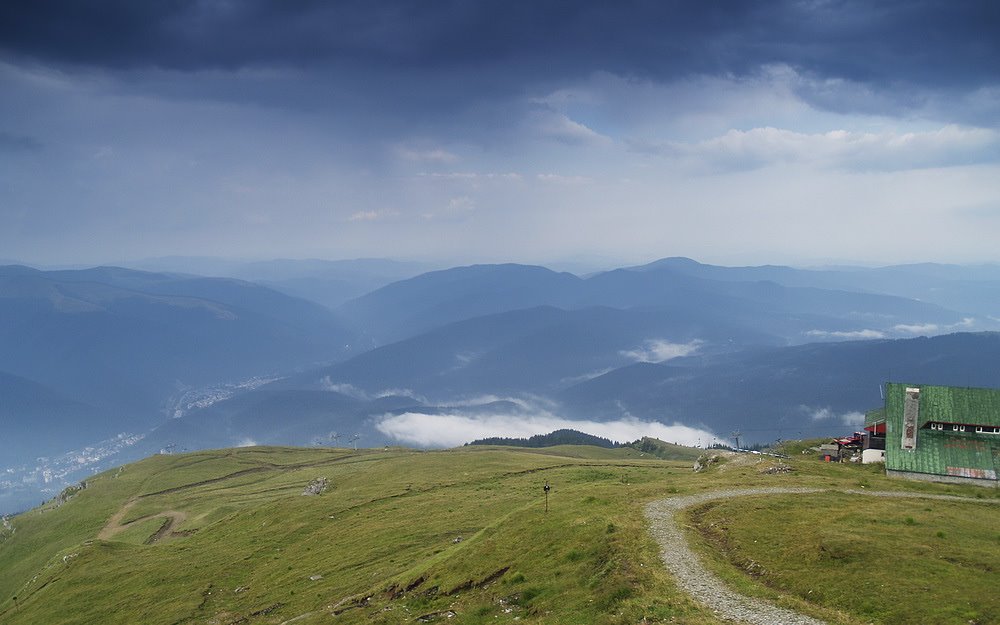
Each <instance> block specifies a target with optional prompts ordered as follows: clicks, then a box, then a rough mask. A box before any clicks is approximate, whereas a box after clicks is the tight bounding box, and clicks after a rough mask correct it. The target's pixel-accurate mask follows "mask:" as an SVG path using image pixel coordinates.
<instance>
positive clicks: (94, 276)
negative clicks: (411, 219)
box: [0, 258, 1000, 505]
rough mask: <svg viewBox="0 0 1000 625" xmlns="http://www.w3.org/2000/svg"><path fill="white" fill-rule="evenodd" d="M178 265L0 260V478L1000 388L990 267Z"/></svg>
mask: <svg viewBox="0 0 1000 625" xmlns="http://www.w3.org/2000/svg"><path fill="white" fill-rule="evenodd" d="M174 266H175V267H177V272H150V271H138V270H133V269H124V268H120V267H94V268H89V269H73V270H51V271H48V270H46V271H43V270H38V269H32V268H29V267H24V266H4V267H0V372H3V374H2V375H0V400H5V401H6V404H3V405H2V406H0V418H3V419H5V420H8V421H10V422H11V423H13V424H14V426H13V427H9V428H8V432H9V435H8V437H7V438H6V440H5V443H4V445H3V446H0V469H2V468H3V467H4V466H6V465H7V464H9V463H10V462H13V461H14V460H17V461H18V462H20V461H21V460H25V459H27V460H32V461H33V458H34V457H35V456H40V455H46V456H48V455H58V454H59V453H62V452H65V453H63V455H62V456H60V457H59V458H60V459H59V462H60V463H62V464H61V465H60V466H61V468H60V469H59V471H56V472H55V473H53V471H51V470H49V468H47V465H43V464H39V465H38V466H37V467H34V472H33V473H31V475H27V474H25V476H24V479H39V478H38V476H41V475H47V474H52V475H55V474H58V475H59V476H61V477H59V478H58V479H71V478H72V476H74V475H84V474H85V472H86V471H89V470H93V469H96V468H103V467H105V466H108V465H107V463H111V462H116V461H117V462H121V461H124V460H129V459H134V458H135V457H138V456H137V455H136V454H147V453H156V452H158V451H160V450H161V449H164V450H170V449H179V448H187V449H195V448H200V447H205V446H219V447H223V446H231V445H239V444H255V443H273V444H329V442H330V441H331V440H332V437H333V434H334V433H336V435H337V436H338V437H345V436H349V437H351V438H354V437H355V436H357V437H358V438H357V440H356V441H355V443H357V444H363V445H381V444H383V443H392V442H393V441H392V440H391V437H390V435H389V434H387V433H386V432H383V431H382V430H380V429H379V425H380V423H383V422H385V421H386V420H387V419H390V418H396V417H398V419H396V421H395V423H397V425H398V424H400V423H403V422H404V421H406V419H410V420H411V421H412V422H413V423H416V422H419V423H421V424H424V423H432V422H446V423H460V422H462V423H469V424H472V425H475V424H476V420H477V419H497V418H499V419H503V418H508V419H520V420H526V421H530V420H532V419H536V418H543V419H550V420H551V419H557V420H565V419H570V420H580V419H587V420H591V421H612V420H620V421H623V422H626V421H629V420H636V419H638V420H640V421H642V420H646V421H659V422H662V423H664V424H668V425H669V424H673V423H674V422H677V423H679V424H682V425H686V426H689V427H693V428H699V429H701V430H702V431H703V432H704V431H709V430H710V431H712V432H715V433H716V434H719V435H725V434H726V433H727V432H728V431H731V430H733V429H740V430H742V431H743V432H744V437H743V438H744V440H747V441H761V442H765V441H770V440H773V439H774V438H777V437H784V438H787V437H794V436H795V435H796V434H797V433H799V432H802V433H809V434H826V433H835V432H839V431H842V430H843V429H844V428H848V429H850V428H852V427H855V422H856V421H857V418H858V414H859V413H860V411H863V410H865V409H867V408H870V407H874V406H875V405H877V404H878V399H877V392H878V388H879V384H881V383H882V382H884V381H886V380H889V379H894V378H895V379H901V378H902V377H904V376H905V377H906V379H909V380H914V379H917V380H926V381H928V382H933V383H941V384H974V385H984V386H990V385H995V384H996V383H997V382H996V380H1000V372H998V371H996V369H997V365H996V364H994V363H996V362H1000V348H998V341H997V338H996V336H997V335H995V334H991V333H989V332H985V333H984V332H975V333H971V332H970V331H973V330H975V331H982V330H995V329H998V328H1000V321H998V317H1000V316H998V315H994V314H993V311H994V310H1000V268H997V267H992V266H981V267H973V268H963V267H956V266H945V265H933V264H928V265H909V266H899V267H886V268H875V269H866V268H851V267H838V268H827V269H796V268H792V267H781V266H762V267H719V266H713V265H705V264H701V263H698V262H696V261H693V260H690V259H684V258H666V259H661V260H659V261H656V262H654V263H650V264H648V265H643V266H637V267H627V268H620V269H614V270H610V271H604V272H600V273H596V274H592V275H588V276H586V277H580V276H576V275H573V274H570V273H565V272H556V271H552V270H549V269H547V268H545V267H539V266H531V265H518V264H499V265H472V266H466V267H454V268H451V269H445V270H435V271H431V272H427V273H419V271H421V269H420V268H419V266H418V265H415V264H409V263H393V262H385V261H378V260H359V261H342V262H341V261H334V262H328V261H274V262H265V263H261V264H255V263H235V264H233V265H231V266H227V267H221V266H220V269H225V270H226V271H228V272H230V273H241V275H246V276H247V277H252V278H253V280H255V281H254V282H249V281H246V280H243V279H240V277H239V276H237V277H232V276H231V277H215V278H210V277H203V276H198V275H191V274H190V273H186V272H182V271H181V270H183V269H184V264H183V263H178V264H175V265H174ZM414 273H419V275H413V274H414ZM341 278H343V284H341V283H340V282H338V281H340V280H341ZM397 278H402V279H397ZM267 283H273V284H274V285H275V286H277V287H278V288H279V289H283V290H285V291H286V292H284V293H282V292H280V290H276V289H274V288H270V287H269V286H267V285H266V284H267ZM293 283H298V285H299V286H300V287H302V293H303V294H305V295H307V296H308V297H309V298H311V301H307V300H306V299H303V298H300V297H294V296H291V295H288V292H291V291H294V289H295V288H297V287H293V286H292V285H293ZM345 285H348V286H345ZM350 285H353V286H350ZM365 285H368V286H367V287H366V286H365ZM369 287H370V288H371V290H369V291H368V292H365V293H364V294H363V295H361V296H360V297H355V298H353V299H350V300H349V301H344V298H345V297H346V295H347V294H348V293H350V292H351V289H352V288H358V289H362V290H364V289H367V288H369ZM994 302H995V303H996V304H997V308H992V306H993V304H994ZM331 307H333V308H332V309H331ZM959 331H962V332H963V333H959V334H956V332H959ZM924 334H926V335H930V336H933V338H930V339H915V338H912V337H915V336H920V335H924ZM935 335H936V336H935ZM851 339H854V340H851ZM857 339H871V340H857ZM845 340H848V342H844V341H845ZM2 403H3V402H0V404H2ZM414 415H416V417H414ZM174 417H175V418H174ZM463 420H465V421H463ZM407 427H410V426H407ZM421 427H423V426H421ZM386 431H389V430H386ZM392 431H393V432H398V431H399V430H392ZM123 432H128V433H129V434H130V436H125V437H124V438H123V437H122V436H121V433H123ZM344 440H346V439H344ZM413 440H421V441H429V442H422V443H421V444H433V440H434V438H433V436H430V437H426V438H420V439H413ZM91 445H97V447H96V448H94V449H93V450H92V451H87V452H86V453H84V452H83V451H82V450H83V448H84V447H85V446H91ZM69 452H72V453H69ZM130 454H131V455H130ZM80 459H82V460H80ZM78 460H80V462H82V464H79V465H78V464H77V462H78ZM102 463H103V464H102ZM74 471H75V473H74ZM19 475H20V474H19ZM11 479H21V478H10V479H8V480H7V482H10V481H11ZM5 483H6V482H4V481H3V479H0V501H4V499H3V498H4V496H5V495H4V492H3V491H4V489H5V488H6V486H4V485H3V484H5ZM27 483H28V482H23V484H27ZM39 484H40V483H39ZM41 487H42V486H39V488H41ZM55 487H56V483H55V481H53V483H52V484H47V485H45V486H44V488H55ZM19 488H20V486H19ZM24 488H27V489H28V490H29V491H30V488H28V487H24ZM29 495H30V493H29ZM18 496H20V495H18ZM5 505H6V504H5Z"/></svg>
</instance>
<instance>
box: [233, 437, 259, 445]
mask: <svg viewBox="0 0 1000 625" xmlns="http://www.w3.org/2000/svg"><path fill="white" fill-rule="evenodd" d="M257 445H258V443H257V441H255V440H254V439H252V438H249V437H245V438H241V439H240V440H238V441H237V442H236V447H256V446H257Z"/></svg>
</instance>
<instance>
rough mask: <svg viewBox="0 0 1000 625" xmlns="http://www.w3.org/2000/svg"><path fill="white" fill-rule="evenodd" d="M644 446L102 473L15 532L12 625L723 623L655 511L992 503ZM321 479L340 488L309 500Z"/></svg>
mask: <svg viewBox="0 0 1000 625" xmlns="http://www.w3.org/2000/svg"><path fill="white" fill-rule="evenodd" d="M640 453H641V452H637V450H634V449H619V450H605V449H597V448H581V447H576V448H568V447H567V448H550V449H547V450H546V449H541V450H538V449H532V450H524V449H517V448H488V447H478V448H477V447H466V448H461V449H456V450H449V451H437V452H420V451H413V450H405V449H386V450H381V449H379V450H359V451H350V450H344V449H286V448H245V449H235V450H220V451H205V452H196V453H191V454H185V455H178V456H155V457H151V458H148V459H146V460H143V461H141V462H139V463H136V464H133V465H128V466H126V467H124V468H123V469H122V470H121V471H117V470H116V471H111V472H108V473H104V474H102V475H99V476H96V477H95V478H94V479H92V480H91V481H90V482H89V485H88V488H86V489H85V490H83V491H82V492H80V493H79V494H77V495H75V496H74V497H73V498H72V499H70V500H69V501H68V502H67V503H65V504H63V505H62V506H59V507H55V506H53V505H51V504H50V505H48V506H46V507H44V508H41V509H38V510H34V511H31V512H29V513H26V514H24V515H21V516H18V517H16V518H15V519H14V520H13V523H14V527H15V528H16V531H15V532H14V533H13V534H10V533H9V532H8V533H6V534H0V571H2V572H3V574H2V575H0V622H2V623H4V624H11V625H21V624H28V623H45V624H47V625H55V624H60V623H67V624H68V623H80V624H83V623H105V624H115V623H121V624H126V623H129V624H131V623H149V624H157V623H163V624H165V625H172V624H182V623H218V624H220V625H221V624H226V623H249V624H265V623H266V624H273V625H279V624H282V623H289V624H290V623H291V622H294V623H296V624H297V625H312V624H318V623H330V622H337V623H369V622H373V623H400V622H413V621H414V620H415V619H417V618H419V617H426V618H425V620H429V621H433V620H435V619H440V620H441V621H451V622H459V623H498V622H512V621H513V620H514V619H520V620H522V621H530V622H539V623H567V624H568V623H640V622H646V623H654V622H683V623H693V624H695V625H697V624H699V623H717V622H718V621H717V619H716V618H715V617H714V616H713V615H712V614H711V613H710V612H709V611H708V610H706V609H705V608H703V607H701V606H699V605H697V604H695V603H694V602H692V601H691V600H689V599H688V598H687V597H686V596H685V595H683V594H682V593H680V592H679V591H678V590H677V588H676V587H675V586H674V584H673V582H672V580H671V579H670V578H669V576H668V575H667V574H666V572H665V571H664V570H663V568H662V566H661V564H660V562H659V556H658V553H657V547H656V545H655V544H654V542H653V541H652V539H651V538H650V536H649V535H648V533H647V532H646V529H645V527H646V526H645V523H646V521H645V519H644V517H643V513H642V505H643V504H644V503H645V502H647V501H649V500H651V499H655V498H661V497H665V496H669V495H671V494H673V493H678V494H683V493H694V492H700V491H704V490H716V489H719V488H728V487H732V486H768V485H802V486H818V487H829V488H850V487H856V486H857V485H858V484H859V480H863V481H864V483H865V484H867V485H868V486H869V487H877V488H896V489H917V490H921V491H934V492H952V493H970V492H971V493H975V492H979V491H976V490H974V489H969V488H966V489H962V488H959V487H942V486H934V485H927V484H912V483H909V482H899V481H889V480H886V479H885V478H883V477H881V476H879V475H878V474H876V473H874V472H872V471H870V470H868V468H861V467H847V466H832V465H822V464H821V463H818V462H815V461H814V460H812V459H811V458H808V459H807V458H805V457H803V458H796V459H792V460H791V461H790V462H792V464H793V465H794V466H795V467H796V471H795V472H794V473H791V474H767V473H762V472H761V468H762V465H756V464H752V463H748V464H740V463H728V464H723V465H721V466H718V467H715V468H713V469H712V470H710V471H708V472H706V473H699V474H694V473H692V472H691V469H690V462H672V461H664V460H660V459H654V458H650V456H649V454H645V455H640ZM758 460H759V461H761V462H764V463H773V460H770V459H764V458H759V457H758V458H753V461H754V462H756V461H758ZM317 478H325V479H326V480H327V484H328V487H327V490H326V491H325V492H324V493H323V494H320V495H316V496H302V494H301V493H302V491H303V489H304V488H305V487H306V485H308V484H309V483H310V482H311V481H313V480H315V479H317ZM546 480H547V481H548V482H549V483H550V484H551V486H552V491H551V493H550V495H549V510H548V512H546V510H545V498H544V495H543V491H542V485H543V484H544V483H545V481H546ZM990 496H992V495H990ZM845 505H848V506H850V505H852V504H850V503H849V502H848V503H847V504H845ZM963 505H964V504H963ZM968 505H974V504H968ZM818 522H819V521H817V523H818ZM921 522H924V521H923V520H921ZM955 538H956V539H957V540H959V541H961V540H962V538H961V537H960V536H956V537H955ZM977 545H978V543H977ZM976 548H979V547H978V546H977V547H976ZM720 566H728V565H727V564H726V563H725V562H722V561H720ZM748 583H751V584H752V583H754V582H752V581H750V582H748ZM769 592H773V591H769ZM791 592H795V591H794V589H792V590H791ZM930 592H931V593H932V594H933V589H932V591H930ZM15 596H16V597H17V600H16V601H15V600H14V597H15ZM942 596H943V595H942ZM816 609H817V610H821V611H824V612H823V614H830V613H833V614H834V616H835V617H836V619H838V620H839V622H846V623H853V622H868V620H869V617H867V616H865V615H852V614H851V612H850V610H849V609H846V610H845V609H839V608H836V607H833V608H824V607H822V606H819V607H817V608H816ZM452 613H453V614H454V616H452ZM334 615H335V616H334ZM855 619H857V620H855Z"/></svg>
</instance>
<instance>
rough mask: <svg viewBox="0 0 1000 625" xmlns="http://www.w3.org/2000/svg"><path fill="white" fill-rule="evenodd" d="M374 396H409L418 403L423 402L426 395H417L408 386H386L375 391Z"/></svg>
mask: <svg viewBox="0 0 1000 625" xmlns="http://www.w3.org/2000/svg"><path fill="white" fill-rule="evenodd" d="M374 396H375V398H376V399H380V398H382V397H409V398H410V399H412V400H415V401H418V402H420V403H425V402H426V401H427V398H426V397H424V396H423V395H419V394H417V393H416V392H415V391H413V390H411V389H408V388H387V389H383V390H381V391H379V392H377V393H375V395H374Z"/></svg>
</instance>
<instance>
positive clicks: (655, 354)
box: [618, 339, 702, 362]
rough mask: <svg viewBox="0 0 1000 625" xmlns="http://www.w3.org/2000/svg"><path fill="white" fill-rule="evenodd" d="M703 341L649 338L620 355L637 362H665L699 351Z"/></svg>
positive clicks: (621, 352)
mask: <svg viewBox="0 0 1000 625" xmlns="http://www.w3.org/2000/svg"><path fill="white" fill-rule="evenodd" d="M701 345H702V341H701V340H699V339H695V340H693V341H690V342H688V343H671V342H670V341H665V340H663V339H648V340H647V341H645V342H644V343H643V345H642V347H638V348H636V349H632V350H623V351H620V352H618V353H619V354H620V355H622V356H624V357H626V358H628V359H630V360H634V361H636V362H665V361H667V360H670V359H672V358H680V357H681V356H688V355H690V354H693V353H695V352H696V351H698V348H699V347H701Z"/></svg>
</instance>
